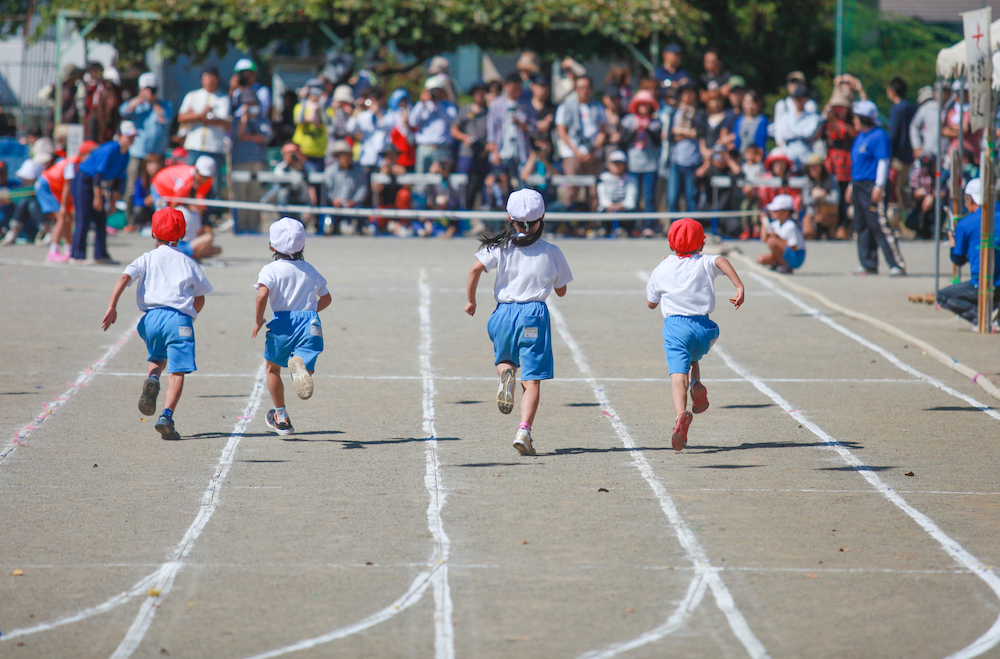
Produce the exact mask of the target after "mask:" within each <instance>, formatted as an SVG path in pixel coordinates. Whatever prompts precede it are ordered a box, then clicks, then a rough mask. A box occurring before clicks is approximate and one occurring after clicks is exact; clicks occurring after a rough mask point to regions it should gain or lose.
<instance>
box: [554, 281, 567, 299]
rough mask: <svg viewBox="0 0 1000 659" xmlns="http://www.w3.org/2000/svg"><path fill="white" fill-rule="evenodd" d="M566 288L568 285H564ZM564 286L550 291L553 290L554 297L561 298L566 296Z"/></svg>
mask: <svg viewBox="0 0 1000 659" xmlns="http://www.w3.org/2000/svg"><path fill="white" fill-rule="evenodd" d="M566 286H569V284H566ZM566 286H560V287H559V288H554V289H552V290H554V291H555V292H556V295H558V296H559V297H562V296H564V295H566Z"/></svg>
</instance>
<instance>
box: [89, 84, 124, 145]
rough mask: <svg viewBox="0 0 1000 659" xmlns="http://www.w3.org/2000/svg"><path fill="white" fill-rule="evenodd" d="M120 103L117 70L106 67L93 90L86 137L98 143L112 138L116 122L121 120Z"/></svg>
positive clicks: (115, 131)
mask: <svg viewBox="0 0 1000 659" xmlns="http://www.w3.org/2000/svg"><path fill="white" fill-rule="evenodd" d="M112 73H114V74H115V75H112ZM121 104H122V94H121V88H120V87H119V86H118V82H117V72H115V70H114V69H108V70H107V71H106V72H105V76H104V79H103V80H102V81H101V84H100V85H98V86H97V89H96V90H95V91H94V100H93V105H92V106H91V111H90V117H89V120H88V121H87V126H86V135H87V139H90V140H93V141H94V142H97V143H98V144H104V143H105V142H109V141H111V140H112V139H114V137H115V135H116V134H117V133H118V124H120V123H121V120H122V117H121V114H120V113H119V108H120V106H121Z"/></svg>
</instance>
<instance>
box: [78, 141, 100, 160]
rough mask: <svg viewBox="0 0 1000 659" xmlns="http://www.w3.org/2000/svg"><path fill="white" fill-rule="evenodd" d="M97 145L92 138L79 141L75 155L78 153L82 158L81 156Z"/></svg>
mask: <svg viewBox="0 0 1000 659" xmlns="http://www.w3.org/2000/svg"><path fill="white" fill-rule="evenodd" d="M97 147H98V144H97V142H95V141H94V140H84V141H83V142H80V150H79V151H77V155H79V156H80V157H81V158H82V157H83V156H85V155H87V154H88V153H90V152H91V151H93V150H94V149H96V148H97Z"/></svg>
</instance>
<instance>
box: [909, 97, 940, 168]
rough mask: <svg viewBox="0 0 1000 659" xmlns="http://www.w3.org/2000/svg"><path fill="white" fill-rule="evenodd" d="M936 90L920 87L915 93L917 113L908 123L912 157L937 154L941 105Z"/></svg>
mask: <svg viewBox="0 0 1000 659" xmlns="http://www.w3.org/2000/svg"><path fill="white" fill-rule="evenodd" d="M940 100H941V99H940V97H939V95H938V93H937V90H936V89H934V88H933V87H931V86H929V85H928V86H926V87H921V88H920V90H919V91H918V92H917V111H916V112H915V113H914V114H913V121H911V122H910V144H911V145H912V146H913V157H914V158H915V159H916V158H920V157H921V156H924V155H932V156H937V154H938V129H939V127H938V120H939V117H940V116H941V103H940Z"/></svg>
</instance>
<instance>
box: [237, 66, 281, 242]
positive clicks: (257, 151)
mask: <svg viewBox="0 0 1000 659" xmlns="http://www.w3.org/2000/svg"><path fill="white" fill-rule="evenodd" d="M237 76H238V82H239V83H241V86H240V87H238V88H237V89H236V92H235V93H234V94H233V124H232V129H231V130H232V140H231V150H230V164H231V165H232V169H233V171H234V172H248V174H249V176H248V178H249V180H236V177H235V176H234V177H233V178H234V180H233V183H232V185H233V196H232V199H233V200H234V201H251V202H257V201H260V198H261V196H262V195H263V193H264V191H263V187H262V185H261V184H260V183H259V182H258V181H257V174H258V173H260V172H262V171H265V170H266V169H267V146H268V144H270V142H271V139H272V138H273V136H274V131H273V130H272V128H271V121H270V119H269V117H268V115H267V113H265V112H264V109H263V107H262V106H261V104H260V98H259V96H258V95H257V94H255V93H254V90H253V87H252V86H251V85H250V80H251V78H250V77H248V76H247V75H246V71H242V72H240V73H238V74H237ZM260 213H261V212H260V211H257V210H248V209H244V208H240V209H233V221H234V226H235V229H236V230H237V231H251V232H254V233H256V232H257V231H259V230H260V222H261V219H260Z"/></svg>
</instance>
